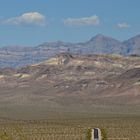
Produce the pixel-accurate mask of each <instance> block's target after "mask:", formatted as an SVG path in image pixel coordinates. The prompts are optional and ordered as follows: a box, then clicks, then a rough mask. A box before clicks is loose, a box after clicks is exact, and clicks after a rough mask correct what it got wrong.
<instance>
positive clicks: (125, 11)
mask: <svg viewBox="0 0 140 140" xmlns="http://www.w3.org/2000/svg"><path fill="white" fill-rule="evenodd" d="M139 6H140V0H0V47H2V46H8V45H19V46H34V45H38V44H41V43H43V42H52V41H58V40H61V41H65V42H84V41H87V40H89V39H90V38H91V37H93V36H95V35H97V34H103V35H106V36H111V37H113V38H116V39H118V40H121V41H122V40H127V39H128V38H130V37H133V36H135V35H138V34H140V15H139V13H140V8H139Z"/></svg>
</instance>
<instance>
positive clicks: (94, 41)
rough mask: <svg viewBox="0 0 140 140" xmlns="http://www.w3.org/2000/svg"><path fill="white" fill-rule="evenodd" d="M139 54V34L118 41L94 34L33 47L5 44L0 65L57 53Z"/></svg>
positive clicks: (26, 62)
mask: <svg viewBox="0 0 140 140" xmlns="http://www.w3.org/2000/svg"><path fill="white" fill-rule="evenodd" d="M64 52H68V53H72V54H84V55H86V54H120V55H124V56H128V55H140V35H138V36H135V37H133V38H131V39H128V40H127V41H124V42H120V41H118V40H116V39H113V38H111V37H106V36H104V35H101V34H99V35H96V36H95V37H93V38H91V39H90V40H88V41H87V42H82V43H65V42H61V41H57V42H49V43H43V44H40V45H38V46H35V47H20V46H7V47H2V48H0V67H21V66H26V65H30V64H34V63H38V62H41V61H43V60H46V59H49V58H51V57H52V56H55V55H56V54H59V53H64Z"/></svg>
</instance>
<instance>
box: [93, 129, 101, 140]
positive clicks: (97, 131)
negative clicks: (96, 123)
mask: <svg viewBox="0 0 140 140" xmlns="http://www.w3.org/2000/svg"><path fill="white" fill-rule="evenodd" d="M91 140H101V131H100V129H99V128H94V129H92V139H91Z"/></svg>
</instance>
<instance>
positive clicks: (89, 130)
mask: <svg viewBox="0 0 140 140" xmlns="http://www.w3.org/2000/svg"><path fill="white" fill-rule="evenodd" d="M91 131H92V129H91V128H90V129H88V130H87V133H86V140H91Z"/></svg>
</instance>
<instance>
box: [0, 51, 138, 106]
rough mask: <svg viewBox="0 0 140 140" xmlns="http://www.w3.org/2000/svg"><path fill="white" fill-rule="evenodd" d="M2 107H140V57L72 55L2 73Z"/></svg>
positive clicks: (0, 79) (64, 55) (66, 54)
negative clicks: (5, 105)
mask: <svg viewBox="0 0 140 140" xmlns="http://www.w3.org/2000/svg"><path fill="white" fill-rule="evenodd" d="M0 91H1V92H0V104H1V103H5V104H9V105H13V104H16V105H20V104H22V105H32V104H38V105H48V106H49V107H56V106H57V107H64V106H75V105H76V106H89V107H92V106H93V105H96V104H97V105H99V104H100V105H138V104H139V103H140V92H139V91H140V58H139V57H123V56H120V55H71V54H68V53H62V54H60V55H57V56H56V57H52V58H50V59H49V60H46V61H43V62H40V63H37V64H33V65H30V66H26V67H23V68H19V69H1V70H0Z"/></svg>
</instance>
